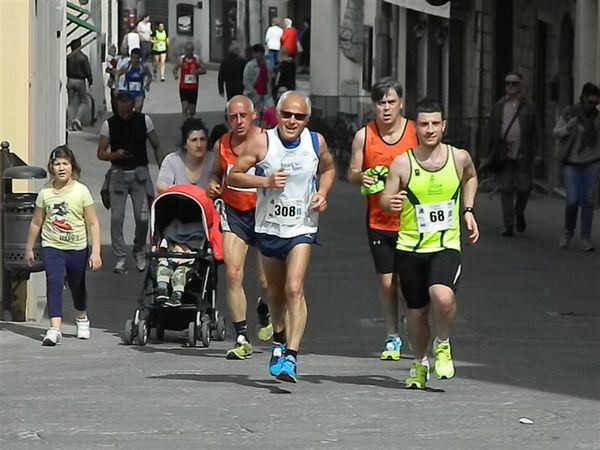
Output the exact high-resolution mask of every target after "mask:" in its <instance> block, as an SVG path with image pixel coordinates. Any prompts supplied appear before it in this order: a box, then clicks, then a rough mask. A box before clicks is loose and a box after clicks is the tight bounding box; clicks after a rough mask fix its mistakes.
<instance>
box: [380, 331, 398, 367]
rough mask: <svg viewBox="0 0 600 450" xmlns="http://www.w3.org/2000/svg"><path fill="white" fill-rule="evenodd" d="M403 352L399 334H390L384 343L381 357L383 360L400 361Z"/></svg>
mask: <svg viewBox="0 0 600 450" xmlns="http://www.w3.org/2000/svg"><path fill="white" fill-rule="evenodd" d="M401 353H402V339H400V338H399V337H397V336H389V337H388V338H387V339H386V340H385V342H384V343H383V350H382V351H381V355H380V356H379V359H381V360H382V361H400V355H401Z"/></svg>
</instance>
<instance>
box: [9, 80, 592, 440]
mask: <svg viewBox="0 0 600 450" xmlns="http://www.w3.org/2000/svg"><path fill="white" fill-rule="evenodd" d="M213 75H214V73H211V72H209V74H208V75H207V78H206V80H210V77H211V76H213ZM162 85H163V86H160V85H159V86H155V85H153V86H152V91H151V95H154V94H156V95H157V98H156V99H154V100H156V101H157V104H159V105H160V104H164V105H169V103H168V102H169V101H170V99H169V97H168V95H170V94H169V89H175V88H176V87H175V85H174V83H173V82H171V81H168V82H165V83H163V84H162ZM206 85H208V82H206V83H205V84H203V86H206ZM163 89H164V98H163V97H162V96H161V94H160V93H161V92H163V91H162V90H163ZM215 90H216V88H215ZM150 98H151V99H152V97H150ZM175 99H176V97H175ZM154 100H152V101H154ZM214 100H215V103H210V105H211V107H212V108H213V109H212V111H214V113H213V117H215V118H217V119H218V115H219V114H220V108H221V107H222V106H223V105H224V102H222V103H221V104H219V103H218V101H219V98H215V99H214ZM211 101H212V100H211ZM206 104H207V105H208V104H209V102H208V100H207V101H206ZM151 105H152V103H151V101H149V102H148V109H147V111H148V112H150V113H154V110H151V107H152V108H153V106H151ZM175 106H177V105H175ZM175 106H172V107H173V108H175ZM207 107H208V106H207ZM169 108H171V106H169ZM169 113H170V114H169ZM176 113H177V110H175V111H167V114H165V115H155V114H153V117H154V116H156V119H155V121H156V125H157V129H158V130H159V134H160V136H161V139H162V140H163V145H165V143H168V145H171V146H174V145H175V142H176V140H174V139H176V136H177V127H178V124H179V122H180V118H179V117H178V115H177V114H176ZM202 115H203V116H205V115H206V117H207V122H208V117H209V116H210V115H208V114H204V113H202ZM95 133H96V132H95V131H94V130H86V132H83V133H77V134H73V135H72V136H71V137H70V140H69V142H70V145H72V146H73V148H74V149H76V151H77V152H78V155H79V156H80V160H81V162H82V166H83V168H84V178H83V179H84V181H85V182H86V183H88V184H89V185H90V187H91V188H92V191H93V193H94V196H95V198H96V199H97V200H98V195H97V194H98V189H99V186H100V183H101V180H102V176H103V173H104V171H105V169H106V167H105V163H102V162H100V161H97V160H96V159H95V143H96V140H97V137H96V135H95ZM165 136H166V137H165ZM169 136H170V137H169ZM165 147H167V145H165ZM329 204H330V209H329V210H328V211H327V212H326V213H325V214H324V215H323V218H322V226H321V229H322V240H323V246H322V247H318V248H314V251H313V256H312V261H311V266H310V269H309V275H308V280H307V292H306V295H307V299H308V305H309V322H308V327H307V332H306V336H305V340H304V343H303V347H302V351H301V354H300V365H299V375H300V382H299V383H298V384H297V385H289V384H282V383H279V382H276V381H275V380H272V379H271V378H270V377H269V376H268V372H267V362H268V358H269V354H268V348H267V347H266V346H262V345H259V344H258V343H257V342H256V339H254V344H255V350H256V351H255V354H254V355H253V357H252V358H251V359H249V360H246V361H227V360H225V358H224V354H225V352H226V350H227V349H228V348H230V346H231V345H232V342H231V334H230V335H229V336H228V340H227V341H226V342H213V343H212V344H211V346H210V347H208V348H200V347H199V348H190V347H187V346H185V345H184V342H185V336H184V335H181V334H178V333H173V332H167V336H166V339H165V342H164V343H157V342H150V343H149V344H148V345H147V346H145V347H139V346H124V345H122V344H121V343H120V338H119V333H120V331H121V329H122V326H123V324H124V322H125V320H126V319H127V318H130V317H131V315H132V313H133V311H134V309H135V305H136V297H137V295H138V293H139V290H140V289H141V285H142V280H143V276H142V275H141V274H139V273H136V272H133V271H132V272H130V273H129V275H127V276H118V275H114V274H112V273H111V268H112V263H113V260H112V256H111V254H110V247H109V245H108V244H109V240H108V228H107V227H106V225H107V221H108V215H107V214H106V212H105V211H104V210H102V209H100V215H101V218H102V221H103V222H102V223H103V225H104V226H103V244H104V246H103V257H104V263H105V267H104V269H103V270H102V271H101V272H99V273H94V274H92V273H90V274H89V276H88V283H89V293H90V316H91V318H92V326H93V335H92V339H91V340H90V341H78V340H76V339H75V338H74V326H73V325H72V317H73V316H72V309H71V308H70V306H69V303H70V300H69V295H68V293H67V294H66V296H65V297H66V299H65V305H66V319H67V322H68V323H69V324H68V325H67V326H66V327H65V339H64V341H63V344H62V345H60V346H58V347H55V348H46V347H41V346H40V340H41V334H42V333H43V331H44V328H45V326H46V322H45V321H41V322H40V323H0V448H7V449H21V448H23V449H37V448H39V449H55V448H61V449H88V448H100V447H102V448H105V447H108V448H127V449H130V448H131V449H134V448H135V449H138V448H139V449H142V448H143V449H165V448H168V449H184V448H201V449H237V448H244V449H258V448H266V449H271V448H298V449H364V448H372V449H396V448H415V449H437V448H442V449H530V448H531V449H597V448H600V431H599V430H600V426H599V425H600V403H599V402H600V356H599V355H600V294H599V293H600V278H599V277H597V276H595V274H596V273H597V268H598V267H599V263H600V256H599V252H595V253H581V252H579V251H577V250H576V249H572V250H568V251H561V250H560V249H558V247H557V240H558V236H559V234H560V230H561V223H562V206H563V205H562V202H561V201H559V200H555V199H550V198H547V197H545V196H542V195H537V194H536V195H534V196H533V198H532V201H531V204H530V207H529V210H528V219H529V220H528V230H527V232H526V233H524V234H522V235H519V236H516V237H515V238H512V239H506V238H501V237H500V236H499V232H500V228H501V227H500V222H501V213H500V211H499V207H500V203H499V199H498V198H497V197H494V198H491V199H490V198H489V196H488V194H485V193H482V194H480V196H479V198H478V201H477V217H478V220H479V223H480V227H481V230H482V239H481V242H480V243H478V244H477V245H476V246H466V248H465V251H464V259H463V261H464V265H463V269H464V271H463V278H462V280H461V286H460V290H459V314H458V318H457V323H456V326H455V329H454V332H453V333H452V339H453V341H452V342H453V350H454V355H455V359H456V364H457V376H456V377H455V378H454V379H452V380H447V381H438V380H436V379H431V380H430V382H429V385H428V386H429V389H428V390H426V391H411V390H404V389H402V387H401V383H400V382H401V381H402V380H403V379H404V377H405V376H406V374H407V371H408V368H409V367H410V363H411V357H410V350H409V349H408V346H405V349H404V355H403V358H402V360H401V361H400V362H381V361H379V360H378V359H377V355H378V352H379V349H380V345H381V343H382V341H383V337H384V330H383V320H382V318H381V310H380V307H379V305H378V304H377V302H376V299H375V291H374V288H373V287H374V286H375V277H374V274H373V269H372V265H371V260H370V255H369V251H368V247H367V245H366V239H365V233H364V212H365V207H364V201H363V199H362V198H361V196H360V195H359V194H358V190H357V189H356V188H355V187H353V186H350V185H348V184H346V183H343V182H338V183H337V184H336V186H335V187H334V190H333V192H332V194H331V196H330V201H329ZM100 208H101V207H100ZM127 220H128V224H129V225H128V226H129V227H130V228H129V231H130V235H131V234H132V233H131V217H128V218H127ZM599 226H600V224H599V223H598V218H596V221H595V224H594V227H595V230H596V232H598V230H600V228H599ZM249 261H251V263H250V264H249V266H250V267H249V269H250V273H249V274H248V275H247V277H246V280H247V281H246V285H247V292H248V297H249V298H250V299H253V298H256V295H257V289H256V286H255V283H254V282H253V280H254V276H253V264H252V261H253V259H250V260H249ZM221 272H222V271H221ZM221 278H223V277H221ZM218 303H219V305H220V307H221V309H224V304H225V301H224V295H223V289H222V286H221V290H220V292H219V295H218ZM249 322H250V327H251V328H252V329H253V328H254V327H255V317H254V314H253V308H252V307H250V308H249ZM521 418H528V419H530V420H531V421H532V422H533V423H532V424H522V423H520V422H519V419H521Z"/></svg>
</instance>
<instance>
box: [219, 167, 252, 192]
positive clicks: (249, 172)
mask: <svg viewBox="0 0 600 450" xmlns="http://www.w3.org/2000/svg"><path fill="white" fill-rule="evenodd" d="M231 169H233V164H227V174H226V175H225V176H226V177H228V176H229V174H230V172H231ZM246 174H247V175H255V174H256V167H250V168H249V169H248V170H247V171H246ZM227 187H228V188H229V189H231V190H233V191H239V192H256V188H240V187H235V186H231V185H229V184H228V185H227Z"/></svg>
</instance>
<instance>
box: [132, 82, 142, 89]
mask: <svg viewBox="0 0 600 450" xmlns="http://www.w3.org/2000/svg"><path fill="white" fill-rule="evenodd" d="M129 90H130V91H141V90H142V82H141V81H130V82H129Z"/></svg>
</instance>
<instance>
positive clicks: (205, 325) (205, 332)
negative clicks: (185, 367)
mask: <svg viewBox="0 0 600 450" xmlns="http://www.w3.org/2000/svg"><path fill="white" fill-rule="evenodd" d="M202 345H204V346H205V347H208V346H209V345H210V320H205V321H203V322H202Z"/></svg>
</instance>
